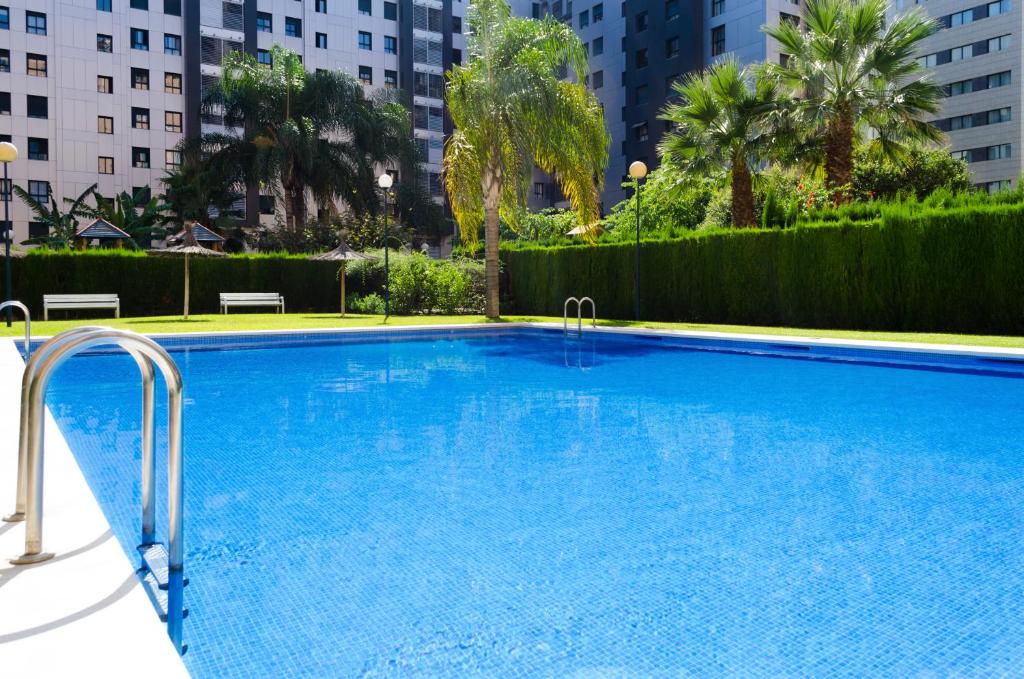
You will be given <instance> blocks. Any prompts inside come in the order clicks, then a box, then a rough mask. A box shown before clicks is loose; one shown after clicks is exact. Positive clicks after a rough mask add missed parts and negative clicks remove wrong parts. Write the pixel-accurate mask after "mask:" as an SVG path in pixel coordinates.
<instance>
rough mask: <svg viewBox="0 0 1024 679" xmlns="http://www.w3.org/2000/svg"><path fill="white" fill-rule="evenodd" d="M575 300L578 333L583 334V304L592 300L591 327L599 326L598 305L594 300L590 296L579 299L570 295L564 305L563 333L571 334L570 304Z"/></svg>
mask: <svg viewBox="0 0 1024 679" xmlns="http://www.w3.org/2000/svg"><path fill="white" fill-rule="evenodd" d="M573 302H575V303H576V334H577V335H582V334H583V304H584V303H585V302H590V327H592V328H596V327H597V307H596V306H595V305H594V300H592V299H590V298H589V297H583V298H580V299H577V298H575V297H570V298H569V299H567V300H565V305H564V306H563V307H562V333H564V334H566V335H568V334H569V305H570V304H572V303H573Z"/></svg>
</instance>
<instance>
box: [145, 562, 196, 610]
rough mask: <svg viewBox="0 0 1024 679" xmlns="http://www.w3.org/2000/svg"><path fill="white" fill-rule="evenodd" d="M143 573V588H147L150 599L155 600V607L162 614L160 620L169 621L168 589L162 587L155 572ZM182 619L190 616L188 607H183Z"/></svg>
mask: <svg viewBox="0 0 1024 679" xmlns="http://www.w3.org/2000/svg"><path fill="white" fill-rule="evenodd" d="M140 574H141V575H142V588H143V589H144V590H146V594H148V595H149V600H150V601H152V602H153V607H154V608H156V612H157V614H158V615H159V616H160V622H167V590H166V589H161V588H160V585H159V583H158V582H157V580H156V578H155V577H153V573H151V572H148V571H147V572H145V573H144V574H143V573H141V571H140ZM181 617H182V619H185V618H187V617H188V609H187V608H186V609H183V610H182V613H181Z"/></svg>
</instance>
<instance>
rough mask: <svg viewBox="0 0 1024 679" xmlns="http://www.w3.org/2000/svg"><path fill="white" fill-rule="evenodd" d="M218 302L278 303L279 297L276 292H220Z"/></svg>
mask: <svg viewBox="0 0 1024 679" xmlns="http://www.w3.org/2000/svg"><path fill="white" fill-rule="evenodd" d="M220 301H222V302H255V301H266V302H280V301H281V295H280V293H277V292H222V293H220Z"/></svg>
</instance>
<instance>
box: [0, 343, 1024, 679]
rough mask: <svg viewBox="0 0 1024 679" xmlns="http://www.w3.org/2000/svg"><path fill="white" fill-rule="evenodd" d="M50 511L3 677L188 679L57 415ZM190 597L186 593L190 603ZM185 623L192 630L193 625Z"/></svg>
mask: <svg viewBox="0 0 1024 679" xmlns="http://www.w3.org/2000/svg"><path fill="white" fill-rule="evenodd" d="M515 326H533V327H543V328H550V329H555V328H557V329H559V330H561V324H558V323H510V324H507V325H503V326H498V327H505V328H508V327H515ZM484 327H491V328H494V327H495V326H492V325H488V324H467V325H444V326H441V325H435V326H427V325H424V326H407V327H405V328H403V327H400V326H398V327H383V328H369V329H363V328H345V329H334V330H332V329H323V330H321V329H317V330H292V331H286V330H273V331H257V332H245V333H230V332H226V333H195V334H197V335H232V334H245V335H261V334H266V335H274V334H284V333H289V332H292V333H294V332H299V333H303V334H321V333H359V332H368V333H372V332H390V331H396V330H402V329H408V330H412V331H417V330H418V331H424V330H430V329H435V330H440V329H445V330H448V329H451V330H467V329H471V328H484ZM585 329H586V330H588V331H589V330H590V328H585ZM597 331H598V332H605V333H614V334H640V335H669V336H677V337H689V338H701V339H714V340H733V341H737V340H738V341H744V340H746V341H756V342H771V343H774V344H797V345H798V344H812V345H819V346H831V347H849V348H862V349H897V350H902V351H915V352H922V353H945V354H960V355H974V356H989V357H1012V358H1015V359H1021V358H1024V350H1020V349H1004V348H995V347H992V348H990V347H973V346H963V345H937V344H909V343H900V342H878V341H869V340H837V339H826V338H817V337H797V336H777V335H754V334H733V333H719V332H706V331H685V330H653V329H639V328H597ZM155 336H156V335H155ZM37 339H38V338H37ZM23 365H24V364H23V362H22V359H21V356H20V355H19V353H18V350H17V348H16V346H15V343H14V341H12V340H11V339H0V514H8V513H10V512H11V511H13V509H14V495H15V483H16V475H17V438H18V415H19V408H20V403H19V392H20V386H21V373H22V368H23ZM158 417H159V414H158ZM158 454H159V451H158ZM44 516H45V523H44V535H43V537H44V548H45V549H46V550H47V551H53V552H56V553H57V557H56V558H54V559H52V560H50V561H47V562H44V563H42V564H38V565H33V566H12V565H10V564H9V563H8V561H7V559H9V558H11V557H14V556H17V555H19V554H21V553H22V551H23V540H24V524H23V523H13V524H12V523H0V676H3V677H7V676H10V677H15V676H35V677H67V676H83V677H94V676H95V677H134V676H138V675H142V674H144V675H145V676H147V677H187V676H188V673H187V672H186V670H185V666H184V663H183V662H182V660H181V658H180V657H179V656H178V655H177V653H176V652H175V650H174V648H173V646H172V645H171V642H170V640H169V639H168V638H167V635H166V631H165V627H164V625H163V624H162V623H160V621H159V619H158V617H157V615H156V613H155V611H154V610H153V607H152V605H151V604H150V602H149V599H148V597H147V596H146V594H145V592H143V590H142V588H141V586H140V584H139V582H138V579H137V578H136V576H135V572H134V569H135V565H134V564H133V563H132V562H131V561H130V560H129V559H128V557H127V556H126V555H125V554H124V552H123V551H122V549H121V547H120V546H119V544H118V542H117V540H116V538H114V536H113V534H112V532H111V529H110V526H109V524H108V523H107V521H106V519H105V518H104V516H103V513H102V511H101V510H100V508H99V505H98V504H97V502H96V499H95V497H94V496H93V494H92V491H91V490H90V489H89V487H88V485H87V484H86V481H85V478H84V477H83V475H82V472H81V470H80V469H79V467H78V464H77V462H76V461H75V459H74V457H73V455H72V454H71V451H70V449H69V448H68V446H67V443H66V441H65V440H64V437H63V436H62V435H61V433H60V431H59V429H58V428H57V426H56V423H55V422H54V421H53V419H52V418H51V417H49V414H48V415H47V421H46V455H45V499H44ZM186 530H187V527H186ZM186 568H187V564H186ZM187 597H188V591H187V590H186V602H187ZM185 625H186V627H185V629H186V636H187V630H188V622H187V621H186V623H185Z"/></svg>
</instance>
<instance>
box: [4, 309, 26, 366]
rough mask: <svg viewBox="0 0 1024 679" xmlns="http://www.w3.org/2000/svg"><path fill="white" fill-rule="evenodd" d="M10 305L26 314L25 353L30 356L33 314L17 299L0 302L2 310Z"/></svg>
mask: <svg viewBox="0 0 1024 679" xmlns="http://www.w3.org/2000/svg"><path fill="white" fill-rule="evenodd" d="M8 307H13V308H15V309H21V313H23V314H24V315H25V355H26V356H28V351H29V348H30V347H31V346H32V314H30V313H29V312H28V307H27V306H25V305H24V304H22V303H21V302H19V301H18V300H16V299H12V300H11V301H9V302H0V311H3V310H4V309H6V308H8Z"/></svg>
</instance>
